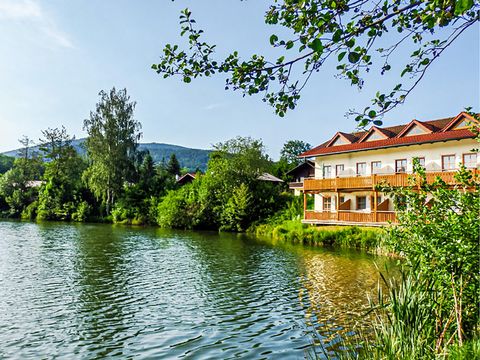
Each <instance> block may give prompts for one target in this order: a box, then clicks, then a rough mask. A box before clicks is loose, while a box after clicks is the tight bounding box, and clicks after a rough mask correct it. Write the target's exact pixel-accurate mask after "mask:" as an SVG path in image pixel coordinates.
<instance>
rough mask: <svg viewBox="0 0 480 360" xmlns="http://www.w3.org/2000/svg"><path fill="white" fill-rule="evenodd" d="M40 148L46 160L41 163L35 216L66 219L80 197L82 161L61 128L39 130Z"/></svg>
mask: <svg viewBox="0 0 480 360" xmlns="http://www.w3.org/2000/svg"><path fill="white" fill-rule="evenodd" d="M42 133H43V135H44V137H45V140H43V141H42V146H41V148H40V150H41V151H43V153H44V157H45V158H47V159H49V160H50V161H49V162H48V163H47V164H46V165H45V174H44V176H43V181H44V184H43V185H42V187H41V188H40V191H39V198H38V209H37V218H38V219H39V220H70V219H71V218H72V214H73V213H74V212H75V211H76V207H77V205H78V204H79V202H80V201H81V196H82V190H83V187H82V182H81V176H82V172H83V171H84V169H85V168H86V164H85V162H84V161H83V160H82V159H81V158H80V157H79V156H78V154H77V152H76V151H75V149H74V148H73V146H72V145H71V142H72V140H73V139H72V138H70V137H69V136H68V134H67V133H66V130H65V128H62V129H48V130H45V131H42Z"/></svg>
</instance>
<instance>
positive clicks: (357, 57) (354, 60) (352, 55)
mask: <svg viewBox="0 0 480 360" xmlns="http://www.w3.org/2000/svg"><path fill="white" fill-rule="evenodd" d="M358 60H360V54H359V53H357V52H355V51H352V52H351V53H350V54H348V61H350V62H351V63H352V64H355V63H357V62H358Z"/></svg>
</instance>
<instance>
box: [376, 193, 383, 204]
mask: <svg viewBox="0 0 480 360" xmlns="http://www.w3.org/2000/svg"><path fill="white" fill-rule="evenodd" d="M381 203H382V195H378V196H377V205H378V204H381Z"/></svg>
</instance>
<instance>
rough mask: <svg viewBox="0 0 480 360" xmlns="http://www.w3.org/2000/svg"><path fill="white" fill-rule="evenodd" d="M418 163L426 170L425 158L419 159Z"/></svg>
mask: <svg viewBox="0 0 480 360" xmlns="http://www.w3.org/2000/svg"><path fill="white" fill-rule="evenodd" d="M418 163H419V164H420V166H421V167H422V168H424V169H425V158H424V157H419V158H418Z"/></svg>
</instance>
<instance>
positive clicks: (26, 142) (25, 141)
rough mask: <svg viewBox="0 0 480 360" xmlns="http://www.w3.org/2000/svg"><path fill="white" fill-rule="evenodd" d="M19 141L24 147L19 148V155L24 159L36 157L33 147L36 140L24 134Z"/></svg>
mask: <svg viewBox="0 0 480 360" xmlns="http://www.w3.org/2000/svg"><path fill="white" fill-rule="evenodd" d="M18 142H19V143H20V144H21V145H22V147H21V148H20V149H19V150H18V156H19V157H21V158H22V159H29V158H33V157H35V156H36V155H37V154H36V153H35V152H34V151H33V150H32V149H31V148H32V146H34V145H35V142H34V141H33V140H32V139H30V138H29V137H28V136H26V135H23V136H22V138H21V139H18Z"/></svg>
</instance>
